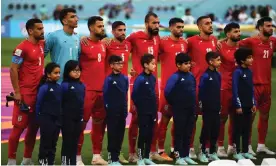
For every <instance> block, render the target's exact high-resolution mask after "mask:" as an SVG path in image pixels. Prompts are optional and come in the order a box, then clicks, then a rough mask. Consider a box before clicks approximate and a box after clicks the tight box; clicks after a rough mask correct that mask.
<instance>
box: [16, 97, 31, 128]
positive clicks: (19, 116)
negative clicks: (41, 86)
mask: <svg viewBox="0 0 276 166" xmlns="http://www.w3.org/2000/svg"><path fill="white" fill-rule="evenodd" d="M21 97H22V101H24V102H25V103H26V104H27V105H28V106H30V112H28V113H25V112H22V111H20V108H19V105H17V104H16V103H14V106H13V112H12V125H14V126H16V127H19V128H23V129H24V128H26V127H27V126H28V124H29V123H30V122H31V121H34V120H35V102H36V95H33V94H29V95H21Z"/></svg>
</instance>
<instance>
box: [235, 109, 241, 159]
mask: <svg viewBox="0 0 276 166" xmlns="http://www.w3.org/2000/svg"><path fill="white" fill-rule="evenodd" d="M242 118H243V117H242V114H238V113H235V114H234V125H233V146H234V148H235V153H234V155H233V157H234V158H235V159H237V160H239V159H242V158H243V156H242V154H241V148H240V138H241V134H242V128H241V127H240V126H241V125H242V121H243V119H242Z"/></svg>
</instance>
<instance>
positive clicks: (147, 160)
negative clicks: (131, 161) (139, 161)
mask: <svg viewBox="0 0 276 166" xmlns="http://www.w3.org/2000/svg"><path fill="white" fill-rule="evenodd" d="M144 163H145V164H146V165H156V164H155V163H154V162H152V161H151V160H150V159H144Z"/></svg>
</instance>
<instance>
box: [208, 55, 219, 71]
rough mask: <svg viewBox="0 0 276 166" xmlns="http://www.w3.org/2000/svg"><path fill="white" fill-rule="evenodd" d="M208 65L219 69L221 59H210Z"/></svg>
mask: <svg viewBox="0 0 276 166" xmlns="http://www.w3.org/2000/svg"><path fill="white" fill-rule="evenodd" d="M210 64H211V65H213V66H214V68H216V69H217V68H219V67H220V64H221V59H220V56H219V57H217V58H216V59H212V60H211V61H210Z"/></svg>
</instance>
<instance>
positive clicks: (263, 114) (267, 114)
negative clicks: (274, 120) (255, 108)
mask: <svg viewBox="0 0 276 166" xmlns="http://www.w3.org/2000/svg"><path fill="white" fill-rule="evenodd" d="M260 117H261V119H262V120H268V119H269V113H268V112H263V113H260Z"/></svg>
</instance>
